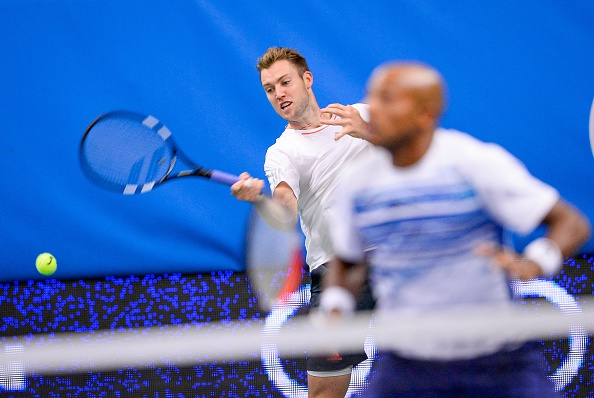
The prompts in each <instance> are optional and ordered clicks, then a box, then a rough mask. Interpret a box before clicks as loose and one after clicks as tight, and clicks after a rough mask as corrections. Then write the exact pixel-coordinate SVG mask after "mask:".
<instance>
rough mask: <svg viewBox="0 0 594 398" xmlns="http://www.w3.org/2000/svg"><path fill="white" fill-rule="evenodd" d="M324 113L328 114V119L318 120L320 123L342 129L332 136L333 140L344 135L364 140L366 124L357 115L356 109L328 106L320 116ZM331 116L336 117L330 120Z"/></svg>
mask: <svg viewBox="0 0 594 398" xmlns="http://www.w3.org/2000/svg"><path fill="white" fill-rule="evenodd" d="M324 113H330V114H331V115H330V117H322V118H320V122H322V123H323V124H328V125H331V126H341V127H342V129H341V130H340V132H339V133H338V134H336V135H335V136H334V139H335V140H339V139H341V138H342V137H344V136H345V135H347V134H348V135H350V136H352V137H355V138H364V137H365V135H366V133H367V123H366V122H365V120H363V118H362V117H361V114H359V111H358V110H357V108H355V107H353V106H351V105H342V104H330V105H328V106H327V107H325V108H323V109H322V116H323V115H324ZM332 115H336V116H337V117H336V118H335V119H332Z"/></svg>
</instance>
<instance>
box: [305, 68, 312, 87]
mask: <svg viewBox="0 0 594 398" xmlns="http://www.w3.org/2000/svg"><path fill="white" fill-rule="evenodd" d="M303 81H304V82H305V87H307V88H311V86H312V85H313V74H312V73H311V72H310V71H305V72H303Z"/></svg>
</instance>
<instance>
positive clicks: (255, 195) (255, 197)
mask: <svg viewBox="0 0 594 398" xmlns="http://www.w3.org/2000/svg"><path fill="white" fill-rule="evenodd" d="M239 178H240V180H239V181H237V182H236V183H235V184H233V185H231V194H232V195H233V196H235V197H236V198H237V199H239V200H243V201H246V202H250V203H256V202H258V201H259V200H261V199H262V189H263V188H264V181H262V180H260V179H258V178H252V176H250V175H249V173H246V172H244V173H241V174H240V175H239Z"/></svg>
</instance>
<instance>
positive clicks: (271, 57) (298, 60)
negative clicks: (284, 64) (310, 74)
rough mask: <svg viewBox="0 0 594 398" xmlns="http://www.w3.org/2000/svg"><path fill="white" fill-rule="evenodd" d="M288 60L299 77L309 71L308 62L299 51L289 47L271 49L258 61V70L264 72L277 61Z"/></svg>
mask: <svg viewBox="0 0 594 398" xmlns="http://www.w3.org/2000/svg"><path fill="white" fill-rule="evenodd" d="M281 60H287V61H289V62H290V63H292V64H293V65H295V67H296V68H297V71H298V72H299V76H303V74H304V73H305V72H307V71H309V66H308V65H307V61H306V60H305V58H304V57H303V55H301V54H300V53H299V52H298V51H297V50H294V49H291V48H287V47H270V48H269V49H268V50H266V52H265V53H264V54H263V55H262V56H261V57H260V58H259V59H258V63H257V64H256V69H258V72H260V73H261V72H262V70H263V69H268V68H270V67H271V66H272V64H274V63H275V62H277V61H281Z"/></svg>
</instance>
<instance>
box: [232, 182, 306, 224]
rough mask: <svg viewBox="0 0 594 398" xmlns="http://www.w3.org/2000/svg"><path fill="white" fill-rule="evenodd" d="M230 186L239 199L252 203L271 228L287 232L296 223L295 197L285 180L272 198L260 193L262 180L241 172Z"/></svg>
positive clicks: (262, 185) (262, 184)
mask: <svg viewBox="0 0 594 398" xmlns="http://www.w3.org/2000/svg"><path fill="white" fill-rule="evenodd" d="M239 177H240V180H239V181H238V182H236V183H235V184H233V185H232V186H231V194H232V195H233V196H235V197H236V198H237V199H239V200H243V201H246V202H250V203H253V204H254V206H255V207H256V211H257V212H258V214H259V215H260V217H262V219H263V220H264V221H265V222H266V223H267V224H268V225H270V226H271V227H272V228H274V229H277V230H279V231H283V232H289V231H291V230H292V229H293V228H295V226H296V225H297V219H298V214H297V198H295V194H294V193H293V190H292V189H291V187H290V186H289V184H287V183H286V182H284V181H283V182H281V183H280V184H278V186H277V187H276V189H275V190H274V193H273V195H272V198H269V197H268V196H266V195H263V194H262V189H263V188H264V181H262V180H260V179H258V178H252V177H251V176H250V175H249V174H248V173H242V174H241V175H240V176H239Z"/></svg>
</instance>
